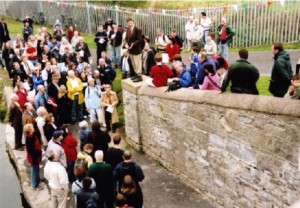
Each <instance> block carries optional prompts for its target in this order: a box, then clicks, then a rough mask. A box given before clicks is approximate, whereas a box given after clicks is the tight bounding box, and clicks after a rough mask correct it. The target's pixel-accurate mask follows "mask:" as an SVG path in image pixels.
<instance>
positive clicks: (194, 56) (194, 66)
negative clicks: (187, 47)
mask: <svg viewBox="0 0 300 208" xmlns="http://www.w3.org/2000/svg"><path fill="white" fill-rule="evenodd" d="M192 61H193V62H195V63H191V65H190V67H191V72H192V73H193V74H197V71H198V69H197V65H198V63H199V60H198V54H194V55H193V57H192Z"/></svg>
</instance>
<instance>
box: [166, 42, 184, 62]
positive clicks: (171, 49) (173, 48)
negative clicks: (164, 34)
mask: <svg viewBox="0 0 300 208" xmlns="http://www.w3.org/2000/svg"><path fill="white" fill-rule="evenodd" d="M165 52H166V53H167V54H168V55H169V59H170V62H173V57H174V55H176V54H180V46H179V45H178V43H176V40H175V38H171V39H170V42H169V43H168V45H167V47H166V50H165Z"/></svg>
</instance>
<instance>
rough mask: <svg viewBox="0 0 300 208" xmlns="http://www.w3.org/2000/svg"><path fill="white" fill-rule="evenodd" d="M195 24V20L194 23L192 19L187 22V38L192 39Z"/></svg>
mask: <svg viewBox="0 0 300 208" xmlns="http://www.w3.org/2000/svg"><path fill="white" fill-rule="evenodd" d="M194 26H195V22H194V21H193V22H192V23H191V22H190V21H188V22H187V23H186V24H185V31H186V39H188V40H190V39H191V35H192V30H193V27H194Z"/></svg>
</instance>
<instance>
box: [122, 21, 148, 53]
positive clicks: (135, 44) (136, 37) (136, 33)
mask: <svg viewBox="0 0 300 208" xmlns="http://www.w3.org/2000/svg"><path fill="white" fill-rule="evenodd" d="M128 31H129V29H127V33H126V39H125V40H126V43H127V44H128V46H129V47H130V46H131V44H132V48H131V49H129V54H132V55H139V54H141V53H142V50H143V48H142V41H144V40H143V37H142V30H141V29H139V28H137V27H136V26H134V28H133V30H132V33H131V35H129V32H128Z"/></svg>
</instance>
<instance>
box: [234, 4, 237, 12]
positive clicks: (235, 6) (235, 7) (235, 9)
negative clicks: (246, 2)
mask: <svg viewBox="0 0 300 208" xmlns="http://www.w3.org/2000/svg"><path fill="white" fill-rule="evenodd" d="M233 9H234V11H236V12H237V11H238V5H237V4H235V5H233Z"/></svg>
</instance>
